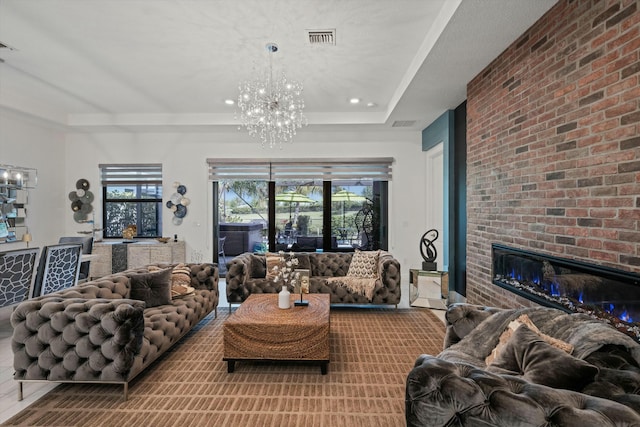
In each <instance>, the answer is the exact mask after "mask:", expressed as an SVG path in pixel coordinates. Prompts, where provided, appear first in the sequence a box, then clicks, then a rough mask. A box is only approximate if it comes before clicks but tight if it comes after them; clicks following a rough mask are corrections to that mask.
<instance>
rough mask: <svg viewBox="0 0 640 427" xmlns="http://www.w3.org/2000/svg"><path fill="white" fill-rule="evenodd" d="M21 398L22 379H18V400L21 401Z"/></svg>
mask: <svg viewBox="0 0 640 427" xmlns="http://www.w3.org/2000/svg"><path fill="white" fill-rule="evenodd" d="M22 399H23V396H22V381H18V401H21V400H22Z"/></svg>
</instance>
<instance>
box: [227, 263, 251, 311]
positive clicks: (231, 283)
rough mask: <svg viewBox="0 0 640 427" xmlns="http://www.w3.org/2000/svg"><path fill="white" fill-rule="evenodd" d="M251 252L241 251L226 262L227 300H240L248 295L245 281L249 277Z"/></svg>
mask: <svg viewBox="0 0 640 427" xmlns="http://www.w3.org/2000/svg"><path fill="white" fill-rule="evenodd" d="M251 256H252V254H251V253H248V252H246V253H243V254H240V255H238V256H236V257H235V258H233V259H232V260H231V261H229V262H228V263H227V275H226V276H225V279H226V282H227V301H228V302H229V303H236V302H242V301H244V300H245V299H247V297H248V296H249V290H248V289H247V288H246V286H245V282H248V281H249V279H251V259H252V258H251Z"/></svg>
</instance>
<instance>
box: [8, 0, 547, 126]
mask: <svg viewBox="0 0 640 427" xmlns="http://www.w3.org/2000/svg"><path fill="white" fill-rule="evenodd" d="M554 3H555V0H536V1H532V0H464V1H460V0H324V1H319V0H273V1H267V0H181V1H180V0H82V1H81V0H0V42H2V43H5V44H8V45H10V46H12V47H14V48H15V50H8V49H2V50H0V58H1V59H2V60H3V61H4V62H3V63H0V107H1V108H5V109H10V110H14V111H19V112H25V113H27V114H31V115H34V116H38V117H41V118H45V119H48V120H51V121H53V122H56V123H59V124H62V125H64V126H70V127H71V128H78V129H94V128H95V129H102V128H105V127H109V126H111V125H124V126H128V127H131V128H135V129H140V130H144V129H149V130H153V129H157V128H175V129H190V128H206V129H214V128H216V127H221V128H229V127H230V126H234V127H236V126H237V122H236V120H235V118H234V111H235V108H234V107H229V106H227V105H225V104H224V102H223V101H224V100H225V99H227V98H231V99H236V98H237V91H238V83H239V81H240V80H243V79H245V78H248V77H250V76H252V75H254V73H255V72H257V71H262V70H264V69H265V68H266V66H267V64H268V53H267V52H266V50H265V48H264V46H265V44H266V43H267V42H276V43H277V44H278V45H279V48H280V50H279V52H278V53H276V54H275V56H274V58H273V59H274V68H276V69H282V70H284V71H285V72H286V74H287V76H288V77H289V78H291V79H295V80H298V81H301V82H302V83H303V84H304V88H305V90H304V97H305V103H306V110H305V114H306V115H307V117H308V119H309V123H310V125H311V126H310V127H311V128H313V127H318V128H323V126H331V127H348V126H353V127H356V128H358V127H372V128H380V129H391V126H392V123H393V122H394V121H396V120H415V121H416V124H415V125H414V126H413V127H412V128H411V129H414V130H416V129H422V128H424V127H425V126H426V125H428V124H429V123H431V122H432V121H433V120H434V119H435V118H437V117H438V116H439V115H440V114H441V113H442V112H443V111H445V110H446V109H449V108H454V107H455V106H457V105H458V104H459V103H460V102H462V101H463V100H464V99H465V87H466V83H467V82H468V81H469V80H470V79H471V78H473V77H474V76H475V75H476V74H477V73H478V72H480V71H481V70H482V68H484V67H485V66H486V65H488V64H489V62H491V60H493V59H494V58H495V57H496V56H497V55H498V54H499V53H500V52H501V51H502V50H504V49H505V48H506V47H507V46H508V45H509V44H510V43H511V42H513V41H514V40H515V39H516V38H517V37H518V36H519V35H520V34H522V33H523V32H524V31H525V30H526V29H527V28H528V27H529V26H530V25H531V24H532V23H534V22H535V21H536V20H537V19H538V18H539V17H540V16H541V15H542V14H543V13H544V12H546V11H547V10H548V9H549V8H550V7H551V6H552V5H553V4H554ZM309 29H335V30H336V40H337V43H336V45H335V46H311V45H309V44H308V42H307V40H306V30H309ZM351 97H358V98H360V99H362V101H363V102H362V103H361V104H360V105H357V106H354V105H351V104H350V103H349V102H348V100H349V98H351ZM368 102H373V103H375V104H376V106H375V107H373V108H369V107H367V106H366V104H367V103H368Z"/></svg>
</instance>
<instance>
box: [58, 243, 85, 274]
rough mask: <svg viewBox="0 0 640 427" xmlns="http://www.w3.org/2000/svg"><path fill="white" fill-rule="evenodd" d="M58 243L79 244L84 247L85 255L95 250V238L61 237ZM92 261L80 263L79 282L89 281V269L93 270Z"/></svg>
mask: <svg viewBox="0 0 640 427" xmlns="http://www.w3.org/2000/svg"><path fill="white" fill-rule="evenodd" d="M58 243H79V244H81V245H82V253H83V254H85V255H89V254H91V251H92V250H93V236H86V237H81V236H71V237H60V239H59V240H58ZM90 263H91V261H84V262H81V263H80V274H79V275H78V282H84V281H86V280H89V269H90V268H91V264H90Z"/></svg>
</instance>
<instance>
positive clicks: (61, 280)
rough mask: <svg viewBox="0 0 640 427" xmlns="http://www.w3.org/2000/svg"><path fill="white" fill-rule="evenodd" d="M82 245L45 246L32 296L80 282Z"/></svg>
mask: <svg viewBox="0 0 640 427" xmlns="http://www.w3.org/2000/svg"><path fill="white" fill-rule="evenodd" d="M81 256H82V245H80V244H77V245H76V244H59V245H50V246H45V247H44V248H43V249H42V254H41V255H40V262H39V263H38V270H37V273H36V280H35V283H34V285H33V291H32V292H31V297H32V298H33V297H38V296H40V295H46V294H50V293H51V292H56V291H59V290H61V289H65V288H68V287H71V286H74V285H76V284H77V283H78V275H79V273H80V257H81Z"/></svg>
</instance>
